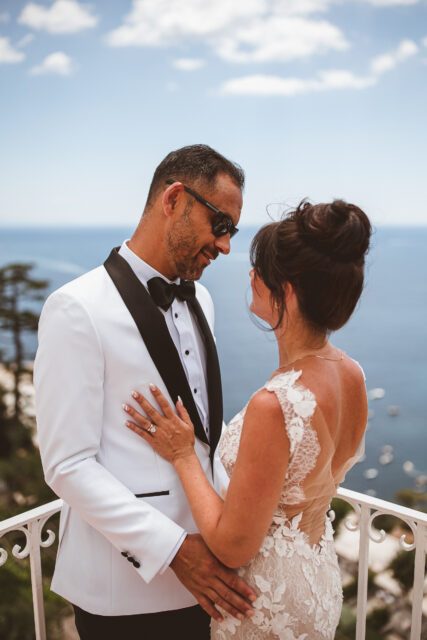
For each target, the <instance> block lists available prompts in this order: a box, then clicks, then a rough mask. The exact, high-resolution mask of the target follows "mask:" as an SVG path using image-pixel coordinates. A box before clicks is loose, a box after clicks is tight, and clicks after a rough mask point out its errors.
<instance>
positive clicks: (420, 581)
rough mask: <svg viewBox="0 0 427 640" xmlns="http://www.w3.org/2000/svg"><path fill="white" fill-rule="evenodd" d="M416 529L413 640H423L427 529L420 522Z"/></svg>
mask: <svg viewBox="0 0 427 640" xmlns="http://www.w3.org/2000/svg"><path fill="white" fill-rule="evenodd" d="M416 527H417V528H416V530H415V536H414V543H415V561H414V586H413V589H412V624H411V640H418V638H421V624H422V614H423V611H422V606H423V595H424V594H423V586H424V571H425V554H426V546H427V528H426V527H425V526H424V525H423V524H422V523H421V522H418V524H417V525H416Z"/></svg>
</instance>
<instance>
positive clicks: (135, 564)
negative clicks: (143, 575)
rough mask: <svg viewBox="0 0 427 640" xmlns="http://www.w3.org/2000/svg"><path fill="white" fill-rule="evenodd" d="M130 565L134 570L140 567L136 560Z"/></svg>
mask: <svg viewBox="0 0 427 640" xmlns="http://www.w3.org/2000/svg"><path fill="white" fill-rule="evenodd" d="M132 564H133V566H134V567H135V569H139V567H140V566H141V563H140V562H138V560H134V561H133V563H132Z"/></svg>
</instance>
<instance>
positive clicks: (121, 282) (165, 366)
mask: <svg viewBox="0 0 427 640" xmlns="http://www.w3.org/2000/svg"><path fill="white" fill-rule="evenodd" d="M104 267H105V269H106V270H107V273H108V274H109V276H110V278H111V279H112V281H113V282H114V284H115V286H116V288H117V290H118V292H119V294H120V296H121V298H122V300H123V302H124V303H125V305H126V307H127V309H128V311H129V313H130V314H131V316H132V318H133V319H134V321H135V324H136V326H137V328H138V331H139V333H140V334H141V337H142V339H143V341H144V343H145V346H146V347H147V350H148V352H149V354H150V356H151V358H152V360H153V362H154V364H155V365H156V367H157V369H158V371H159V373H160V376H161V378H162V380H163V382H164V383H165V385H166V388H167V390H168V391H169V395H170V396H171V398H172V400H173V401H174V402H175V403H176V401H177V399H178V395H179V396H181V398H182V401H183V403H184V406H185V408H186V409H187V411H188V413H189V415H190V418H191V421H192V423H193V424H194V431H195V434H196V436H197V437H198V438H199V440H202V442H205V443H206V444H209V442H208V439H207V436H206V433H205V430H204V428H203V425H202V422H201V420H200V416H199V413H198V411H197V407H196V405H195V403H194V400H193V395H192V393H191V389H190V387H189V385H188V380H187V376H186V375H185V372H184V369H183V367H182V363H181V360H180V358H179V355H178V352H177V350H176V348H175V345H174V343H173V340H172V338H171V336H170V334H169V331H168V328H167V325H166V321H165V319H164V316H163V314H162V312H161V311H159V309H158V308H157V306H156V305H155V304H154V302H153V300H152V299H151V296H150V294H149V293H148V291H147V289H146V288H145V287H144V285H143V284H142V283H141V282H140V281H139V280H138V278H137V276H136V275H135V274H134V272H133V271H132V269H131V267H130V266H129V264H128V263H127V262H126V260H125V259H124V258H122V256H121V255H120V254H119V253H118V250H117V248H115V249H113V250H112V251H111V253H110V255H109V257H108V258H107V260H106V261H105V262H104Z"/></svg>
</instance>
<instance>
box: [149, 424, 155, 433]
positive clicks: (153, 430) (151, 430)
mask: <svg viewBox="0 0 427 640" xmlns="http://www.w3.org/2000/svg"><path fill="white" fill-rule="evenodd" d="M147 431H148V433H156V431H157V427H156V425H155V424H153V423H151V424H150V426H149V427H147Z"/></svg>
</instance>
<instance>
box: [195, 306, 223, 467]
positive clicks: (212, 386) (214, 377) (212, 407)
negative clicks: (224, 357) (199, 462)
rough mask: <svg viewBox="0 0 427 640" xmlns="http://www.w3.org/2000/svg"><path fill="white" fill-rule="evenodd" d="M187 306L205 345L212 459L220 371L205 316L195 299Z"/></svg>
mask: <svg viewBox="0 0 427 640" xmlns="http://www.w3.org/2000/svg"><path fill="white" fill-rule="evenodd" d="M189 304H190V307H191V308H192V310H193V311H194V315H195V316H196V318H197V321H198V323H199V327H200V330H201V332H202V335H203V338H204V341H205V345H206V370H207V376H208V381H207V382H208V399H209V440H210V445H211V457H213V454H214V452H215V448H216V446H217V444H218V441H219V438H220V436H221V429H222V418H223V406H222V385H221V371H220V367H219V360H218V353H217V350H216V346H215V340H214V337H213V335H212V332H211V330H210V327H209V324H208V321H207V320H206V317H205V314H204V313H203V309H202V307H201V306H200V303H199V301H198V300H197V298H194V299H193V300H192V301H190V302H189Z"/></svg>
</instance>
